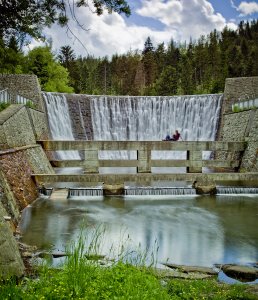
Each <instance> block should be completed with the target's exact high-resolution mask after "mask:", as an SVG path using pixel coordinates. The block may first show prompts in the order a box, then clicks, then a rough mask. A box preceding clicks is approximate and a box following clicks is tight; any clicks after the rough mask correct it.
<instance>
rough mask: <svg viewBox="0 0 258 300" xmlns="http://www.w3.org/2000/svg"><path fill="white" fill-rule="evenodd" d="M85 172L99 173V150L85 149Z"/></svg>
mask: <svg viewBox="0 0 258 300" xmlns="http://www.w3.org/2000/svg"><path fill="white" fill-rule="evenodd" d="M84 167H85V170H84V173H99V157H98V150H86V151H84Z"/></svg>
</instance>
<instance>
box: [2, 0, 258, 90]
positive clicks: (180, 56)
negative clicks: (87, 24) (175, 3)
mask: <svg viewBox="0 0 258 300" xmlns="http://www.w3.org/2000/svg"><path fill="white" fill-rule="evenodd" d="M42 1H43V2H44V0H42ZM51 1H54V0H51ZM51 1H50V3H51ZM57 2H59V0H57ZM77 2H78V1H77ZM77 2H76V1H75V2H74V3H77ZM97 2H98V3H99V4H100V7H103V8H104V7H109V9H110V10H116V9H118V6H117V7H116V5H120V7H123V6H124V7H125V5H126V4H125V1H108V0H106V1H96V5H97V6H98V3H97ZM24 3H25V4H24V5H25V6H26V3H27V4H28V1H24ZM65 3H66V2H65ZM80 5H86V1H80ZM112 5H113V8H112ZM115 7H116V8H115ZM121 12H122V11H121ZM56 16H57V15H56ZM50 23H51V20H50ZM18 38H19V35H18V36H17V35H9V36H8V37H6V36H5V37H4V38H2V39H0V72H1V73H16V74H19V73H33V74H36V75H37V76H38V77H39V80H40V83H41V87H42V90H46V91H52V92H54V91H56V92H67V93H69V92H73V91H75V92H76V93H85V94H107V95H174V94H179V95H180V94H203V93H221V92H223V90H224V84H225V79H226V78H227V77H241V76H258V43H257V41H258V20H254V21H251V22H240V24H239V28H238V29H237V30H231V29H229V28H227V27H225V28H224V29H223V30H222V32H221V33H218V32H217V31H216V30H215V31H213V32H211V33H210V34H209V35H207V36H206V37H205V36H201V37H200V38H199V39H198V40H197V41H196V42H192V41H190V43H189V44H188V45H187V44H186V43H185V44H176V43H175V42H174V41H173V40H171V41H170V42H169V44H168V45H167V46H165V45H164V43H161V44H159V45H157V47H154V45H153V44H152V41H151V39H150V38H149V37H148V38H147V40H146V41H145V44H144V49H143V51H138V50H137V51H129V52H128V53H126V54H123V55H113V57H112V58H111V59H108V58H107V57H103V58H95V57H94V56H87V57H76V55H75V53H74V51H73V49H72V48H71V46H69V45H66V46H63V47H61V49H60V51H59V53H58V56H57V58H55V55H54V54H53V53H52V51H51V48H50V47H49V46H45V47H38V48H35V49H33V50H31V51H30V52H29V53H28V54H27V55H24V53H22V51H21V50H20V48H21V47H20V44H19V39H18Z"/></svg>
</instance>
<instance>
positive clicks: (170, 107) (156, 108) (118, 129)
mask: <svg viewBox="0 0 258 300" xmlns="http://www.w3.org/2000/svg"><path fill="white" fill-rule="evenodd" d="M43 95H44V99H45V103H46V107H47V112H48V119H49V127H50V131H51V134H52V138H53V139H56V140H73V139H74V137H73V131H72V124H71V120H70V116H69V109H68V105H67V100H66V97H65V96H64V95H63V94H52V93H44V94H43ZM70 97H73V96H72V95H70ZM82 98H85V99H84V101H87V103H89V104H90V105H89V107H88V111H87V112H86V114H85V112H84V113H82V111H81V106H80V105H79V106H78V107H77V108H76V109H74V110H73V119H74V120H75V119H76V122H78V121H79V122H80V123H82V126H81V127H82V130H83V132H84V136H85V137H86V136H87V134H86V129H88V128H85V126H84V124H85V122H84V121H85V120H84V117H85V116H86V115H89V114H90V115H91V121H90V124H91V126H92V135H93V140H129V141H134V140H140V141H147V140H154V141H155V140H156V141H161V140H162V139H164V137H165V136H166V135H167V134H170V135H172V134H173V132H174V131H175V130H176V129H177V130H179V132H180V133H181V136H182V138H183V140H185V141H203V140H204V141H210V140H215V137H216V131H217V125H218V121H219V115H220V108H221V100H222V95H221V94H216V95H191V96H171V97H170V96H166V97H163V96H151V97H140V96H137V97H136V96H134V97H132V96H89V95H81V99H82ZM85 103H86V102H85ZM87 124H88V123H87ZM58 155H59V158H60V159H80V156H79V153H78V152H77V151H67V152H58ZM209 156H210V152H207V153H204V154H203V158H204V159H208V158H209ZM136 157H137V153H136V151H112V152H107V151H100V153H99V158H100V159H113V158H115V159H119V158H125V159H136ZM152 158H153V159H185V158H186V152H184V151H153V152H152ZM155 169H158V168H153V171H154V172H156V170H155ZM177 169H179V168H177ZM180 169H184V168H180ZM181 171H182V170H180V172H181ZM183 172H184V170H183Z"/></svg>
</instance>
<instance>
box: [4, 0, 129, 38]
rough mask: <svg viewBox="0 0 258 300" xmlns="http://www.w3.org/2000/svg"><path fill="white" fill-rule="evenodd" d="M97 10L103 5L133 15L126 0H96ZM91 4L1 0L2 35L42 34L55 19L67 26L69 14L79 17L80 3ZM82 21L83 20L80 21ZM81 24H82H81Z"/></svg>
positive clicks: (110, 9) (72, 16)
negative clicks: (77, 14)
mask: <svg viewBox="0 0 258 300" xmlns="http://www.w3.org/2000/svg"><path fill="white" fill-rule="evenodd" d="M93 5H94V7H95V9H96V13H97V14H98V15H101V14H102V13H103V10H104V9H107V10H108V11H109V12H110V13H111V12H112V11H115V12H118V13H124V14H125V15H126V16H129V15H130V13H131V12H130V7H129V6H128V4H127V2H126V1H125V0H101V1H99V0H93ZM82 6H84V7H89V4H88V1H85V0H77V1H73V2H72V3H70V2H69V1H63V0H40V1H34V0H23V1H0V11H1V18H0V36H2V37H5V38H6V37H7V38H8V37H9V36H10V35H12V34H16V35H17V36H20V38H21V39H24V37H25V36H26V35H29V36H32V37H35V38H42V37H43V36H42V30H43V28H44V27H46V26H48V27H49V26H51V25H52V24H54V23H57V24H59V25H60V26H67V25H68V23H69V18H68V15H69V14H71V18H73V19H74V20H77V18H76V12H77V11H78V10H79V9H80V7H82ZM80 25H81V24H80ZM81 26H82V25H81Z"/></svg>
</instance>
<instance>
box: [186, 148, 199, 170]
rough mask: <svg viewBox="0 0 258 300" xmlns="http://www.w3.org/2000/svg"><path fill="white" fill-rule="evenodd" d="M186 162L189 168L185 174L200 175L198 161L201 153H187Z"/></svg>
mask: <svg viewBox="0 0 258 300" xmlns="http://www.w3.org/2000/svg"><path fill="white" fill-rule="evenodd" d="M187 160H188V161H189V163H190V166H189V167H187V168H186V172H187V173H202V167H201V166H200V163H199V161H201V160H202V151H187Z"/></svg>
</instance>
